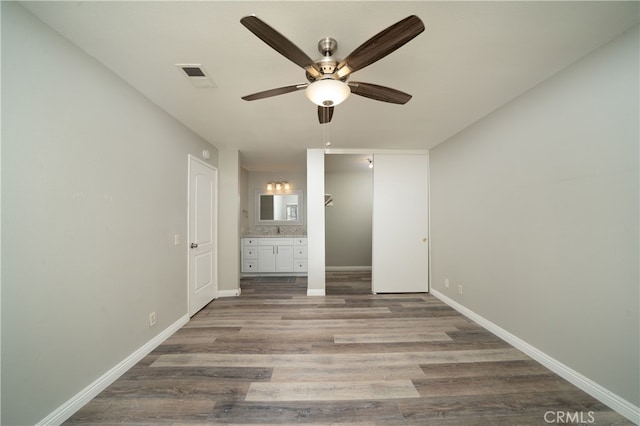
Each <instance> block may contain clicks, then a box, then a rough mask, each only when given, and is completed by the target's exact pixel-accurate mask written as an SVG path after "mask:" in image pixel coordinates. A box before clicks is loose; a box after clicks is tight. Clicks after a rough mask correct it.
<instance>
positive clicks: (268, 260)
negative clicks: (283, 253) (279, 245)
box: [258, 246, 276, 272]
mask: <svg viewBox="0 0 640 426" xmlns="http://www.w3.org/2000/svg"><path fill="white" fill-rule="evenodd" d="M258 272H276V247H275V246H258Z"/></svg>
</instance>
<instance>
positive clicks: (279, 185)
mask: <svg viewBox="0 0 640 426" xmlns="http://www.w3.org/2000/svg"><path fill="white" fill-rule="evenodd" d="M274 189H275V190H276V191H281V190H283V189H284V190H285V191H288V190H290V189H291V185H290V184H289V182H287V181H282V182H268V183H267V191H273V190H274Z"/></svg>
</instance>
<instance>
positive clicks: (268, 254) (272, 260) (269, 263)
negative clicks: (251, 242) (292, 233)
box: [258, 238, 293, 272]
mask: <svg viewBox="0 0 640 426" xmlns="http://www.w3.org/2000/svg"><path fill="white" fill-rule="evenodd" d="M292 271H293V239H292V238H260V239H258V272H292Z"/></svg>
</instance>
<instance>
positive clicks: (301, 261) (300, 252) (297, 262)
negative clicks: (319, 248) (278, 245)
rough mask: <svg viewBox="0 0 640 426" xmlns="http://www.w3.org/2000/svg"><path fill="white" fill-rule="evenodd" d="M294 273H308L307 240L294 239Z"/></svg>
mask: <svg viewBox="0 0 640 426" xmlns="http://www.w3.org/2000/svg"><path fill="white" fill-rule="evenodd" d="M293 271H294V272H307V239H306V238H294V239H293Z"/></svg>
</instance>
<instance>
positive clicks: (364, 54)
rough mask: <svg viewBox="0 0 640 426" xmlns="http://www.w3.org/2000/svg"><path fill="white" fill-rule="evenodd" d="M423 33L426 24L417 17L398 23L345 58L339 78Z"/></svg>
mask: <svg viewBox="0 0 640 426" xmlns="http://www.w3.org/2000/svg"><path fill="white" fill-rule="evenodd" d="M423 31H424V24H423V23H422V21H421V20H420V18H418V17H417V16H415V15H411V16H408V17H406V18H404V19H403V20H401V21H398V22H396V23H395V24H393V25H391V26H390V27H388V28H387V29H385V30H382V31H380V32H379V33H378V34H376V35H374V36H373V37H371V38H370V39H369V40H367V41H365V42H364V43H362V44H361V45H360V47H358V48H357V49H356V50H354V51H353V52H351V53H350V54H349V56H347V57H346V58H344V59H343V60H342V61H341V62H340V63H339V64H338V67H337V70H336V71H335V72H336V74H337V75H338V78H344V77H346V76H347V75H349V74H351V73H352V72H356V71H358V70H360V69H362V68H364V67H366V66H367V65H371V64H372V63H374V62H376V61H378V60H380V59H382V58H384V57H385V56H387V55H388V54H390V53H391V52H393V51H394V50H396V49H398V48H400V47H402V46H403V45H404V44H406V43H407V42H409V41H411V40H412V39H413V38H414V37H416V36H417V35H418V34H420V33H421V32H423Z"/></svg>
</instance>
